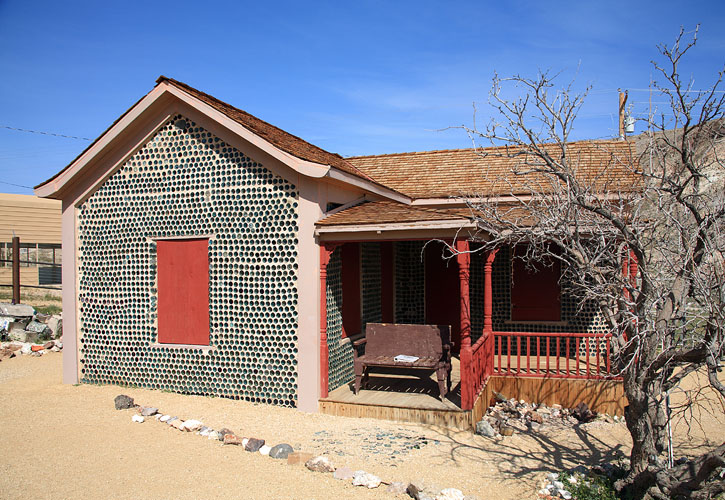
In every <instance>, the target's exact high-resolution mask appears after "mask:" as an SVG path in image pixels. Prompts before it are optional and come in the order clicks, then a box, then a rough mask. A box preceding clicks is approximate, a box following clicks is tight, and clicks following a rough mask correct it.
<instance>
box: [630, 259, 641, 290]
mask: <svg viewBox="0 0 725 500" xmlns="http://www.w3.org/2000/svg"><path fill="white" fill-rule="evenodd" d="M638 267H639V266H638V264H637V256H636V255H635V254H634V252H633V251H632V250H630V251H629V282H630V283H631V284H632V287H633V288H637V272H638Z"/></svg>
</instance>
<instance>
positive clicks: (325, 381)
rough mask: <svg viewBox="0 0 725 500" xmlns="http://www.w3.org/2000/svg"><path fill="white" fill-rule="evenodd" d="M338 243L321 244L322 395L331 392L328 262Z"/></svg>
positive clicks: (324, 396) (325, 395)
mask: <svg viewBox="0 0 725 500" xmlns="http://www.w3.org/2000/svg"><path fill="white" fill-rule="evenodd" d="M336 247H337V245H336V244H329V243H323V244H321V245H320V397H322V398H326V397H327V395H328V392H329V373H330V353H329V349H328V348H327V264H329V263H330V257H331V256H332V252H334V251H335V248H336Z"/></svg>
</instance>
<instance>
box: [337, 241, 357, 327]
mask: <svg viewBox="0 0 725 500" xmlns="http://www.w3.org/2000/svg"><path fill="white" fill-rule="evenodd" d="M341 252H342V256H341V257H342V272H341V274H342V337H343V338H346V337H350V336H352V335H357V334H358V333H360V328H361V326H362V304H361V302H360V285H361V283H360V243H346V244H344V245H342V249H341Z"/></svg>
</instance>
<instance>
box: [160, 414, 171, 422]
mask: <svg viewBox="0 0 725 500" xmlns="http://www.w3.org/2000/svg"><path fill="white" fill-rule="evenodd" d="M170 418H171V415H161V416H160V417H159V422H166V421H167V420H168V419H170Z"/></svg>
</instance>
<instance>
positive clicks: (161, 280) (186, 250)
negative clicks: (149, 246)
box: [156, 238, 209, 345]
mask: <svg viewBox="0 0 725 500" xmlns="http://www.w3.org/2000/svg"><path fill="white" fill-rule="evenodd" d="M156 261H157V265H158V274H157V289H158V342H159V343H160V344H192V345H209V240H208V239H205V238H204V239H198V238H197V239H188V240H162V241H157V242H156Z"/></svg>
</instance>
